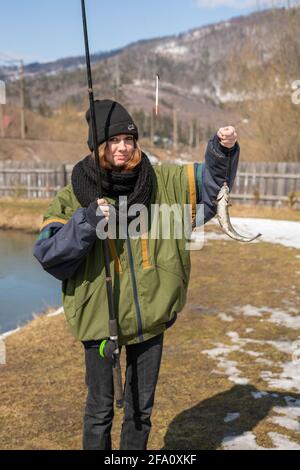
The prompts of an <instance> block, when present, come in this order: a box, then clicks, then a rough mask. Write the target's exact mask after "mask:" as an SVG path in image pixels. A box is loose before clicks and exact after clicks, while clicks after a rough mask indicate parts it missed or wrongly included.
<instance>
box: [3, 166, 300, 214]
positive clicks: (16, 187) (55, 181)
mask: <svg viewBox="0 0 300 470" xmlns="http://www.w3.org/2000/svg"><path fill="white" fill-rule="evenodd" d="M72 169H73V165H64V164H57V163H54V162H46V163H45V162H39V163H37V162H6V161H3V162H0V197H4V196H15V197H25V198H52V197H54V196H55V194H56V193H57V191H58V190H59V189H60V188H62V187H63V186H65V185H66V184H68V183H69V182H70V180H71V173H72ZM232 199H234V200H236V202H239V203H244V204H245V203H256V204H258V203H259V204H267V205H272V206H275V205H277V206H280V205H286V204H289V203H291V202H293V207H295V208H297V209H300V163H285V162H281V163H244V162H241V163H240V164H239V171H238V174H237V177H236V180H235V184H234V188H233V191H232Z"/></svg>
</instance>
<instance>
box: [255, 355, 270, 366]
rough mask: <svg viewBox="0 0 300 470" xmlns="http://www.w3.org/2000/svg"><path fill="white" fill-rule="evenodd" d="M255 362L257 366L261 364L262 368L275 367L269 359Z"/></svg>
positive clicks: (259, 359)
mask: <svg viewBox="0 0 300 470" xmlns="http://www.w3.org/2000/svg"><path fill="white" fill-rule="evenodd" d="M255 362H256V363H257V364H263V365H264V366H270V367H272V366H274V365H275V364H274V362H273V361H270V360H269V359H264V358H263V357H260V358H258V359H256V361H255Z"/></svg>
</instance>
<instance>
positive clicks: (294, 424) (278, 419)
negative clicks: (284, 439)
mask: <svg viewBox="0 0 300 470" xmlns="http://www.w3.org/2000/svg"><path fill="white" fill-rule="evenodd" d="M268 421H270V422H272V423H274V424H278V425H279V426H281V427H282V428H286V429H289V430H291V431H300V423H299V422H298V421H297V420H296V419H292V418H287V417H284V416H274V417H273V418H270V419H269V420H268Z"/></svg>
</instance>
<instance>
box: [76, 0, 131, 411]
mask: <svg viewBox="0 0 300 470" xmlns="http://www.w3.org/2000/svg"><path fill="white" fill-rule="evenodd" d="M81 9H82V21H83V32H84V44H85V56H86V68H87V81H88V93H89V102H90V113H91V123H92V135H93V145H94V155H95V162H96V169H97V183H98V191H99V199H102V197H103V189H102V184H101V173H100V159H99V151H98V138H97V125H96V113H95V103H94V91H93V80H92V71H91V60H90V50H89V41H88V31H87V20H86V10H85V0H81ZM102 243H103V252H104V266H105V275H106V293H107V301H108V311H109V340H108V341H107V340H105V342H102V343H101V345H100V348H99V352H100V356H101V357H103V358H104V357H111V358H112V361H113V362H112V372H113V383H114V394H115V399H116V406H117V408H123V406H124V398H123V387H122V374H121V365H120V350H119V343H118V323H117V318H116V313H115V306H114V299H113V290H112V277H111V271H110V259H109V245H108V239H107V238H106V239H104V240H102ZM105 346H106V348H105Z"/></svg>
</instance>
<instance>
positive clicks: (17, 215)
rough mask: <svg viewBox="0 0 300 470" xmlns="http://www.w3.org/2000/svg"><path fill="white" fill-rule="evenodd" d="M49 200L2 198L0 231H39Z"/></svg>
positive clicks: (0, 200)
mask: <svg viewBox="0 0 300 470" xmlns="http://www.w3.org/2000/svg"><path fill="white" fill-rule="evenodd" d="M49 202H50V201H49V200H47V199H19V198H0V229H4V230H8V229H14V230H22V231H24V232H29V233H36V232H38V231H39V228H40V226H41V223H42V220H43V214H44V212H45V211H46V209H47V207H48V205H49Z"/></svg>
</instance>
